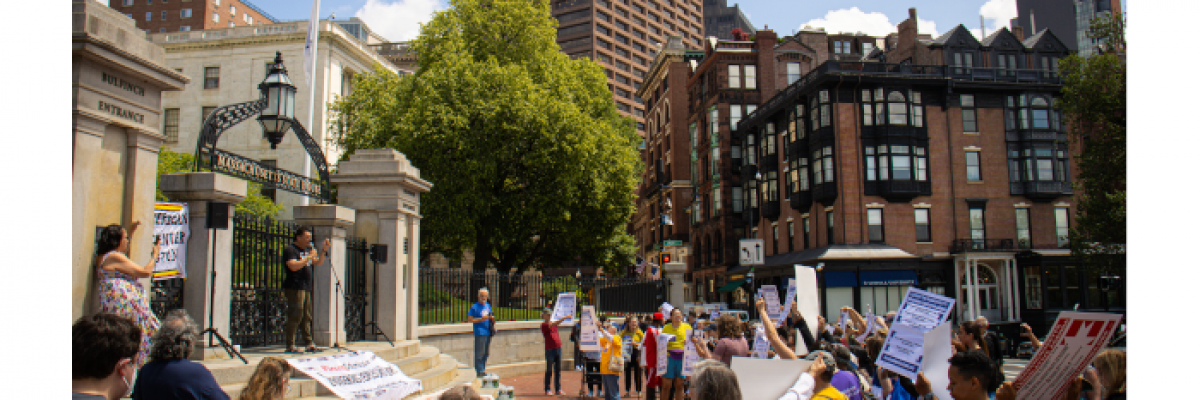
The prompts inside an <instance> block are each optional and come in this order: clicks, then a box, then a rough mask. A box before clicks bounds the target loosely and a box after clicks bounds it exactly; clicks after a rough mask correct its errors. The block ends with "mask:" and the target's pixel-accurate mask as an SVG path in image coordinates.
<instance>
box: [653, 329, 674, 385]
mask: <svg viewBox="0 0 1200 400" xmlns="http://www.w3.org/2000/svg"><path fill="white" fill-rule="evenodd" d="M674 338H675V335H672V334H670V333H660V334H658V337H657V338H655V343H657V344H658V350H657V352H658V360H657V363H658V367H657V368H655V369H656V370H657V371H658V376H663V374H666V373H667V344H668V343H670V342H671V339H674Z"/></svg>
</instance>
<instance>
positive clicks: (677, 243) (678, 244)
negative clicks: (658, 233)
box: [663, 240, 683, 247]
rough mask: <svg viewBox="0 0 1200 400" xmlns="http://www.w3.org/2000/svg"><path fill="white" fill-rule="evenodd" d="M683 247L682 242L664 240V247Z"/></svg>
mask: <svg viewBox="0 0 1200 400" xmlns="http://www.w3.org/2000/svg"><path fill="white" fill-rule="evenodd" d="M671 246H683V241H682V240H664V241H663V247H671Z"/></svg>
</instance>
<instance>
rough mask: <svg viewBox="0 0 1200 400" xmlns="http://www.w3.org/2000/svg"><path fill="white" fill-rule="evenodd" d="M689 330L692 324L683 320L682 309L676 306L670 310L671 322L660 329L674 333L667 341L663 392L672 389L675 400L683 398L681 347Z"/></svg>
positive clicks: (669, 333) (663, 331) (667, 332)
mask: <svg viewBox="0 0 1200 400" xmlns="http://www.w3.org/2000/svg"><path fill="white" fill-rule="evenodd" d="M691 331H692V326H691V325H689V324H688V323H687V322H683V311H679V309H678V308H676V309H673V310H671V323H669V324H667V325H666V326H664V327H663V329H662V333H665V334H668V335H675V337H674V338H673V339H671V341H670V342H669V343H667V357H668V360H667V371H666V373H664V374H663V379H666V381H665V383H666V386H663V392H664V393H666V392H669V391H671V390H674V391H675V396H674V398H675V400H683V349H684V345H685V344H686V343H687V337H688V333H690V332H691ZM664 399H665V398H664Z"/></svg>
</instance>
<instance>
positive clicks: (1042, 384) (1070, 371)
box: [1013, 311, 1121, 400]
mask: <svg viewBox="0 0 1200 400" xmlns="http://www.w3.org/2000/svg"><path fill="white" fill-rule="evenodd" d="M1120 323H1121V315H1118V314H1102V313H1082V312H1070V311H1067V312H1062V313H1059V314H1058V319H1057V320H1055V321H1054V326H1053V327H1052V328H1050V335H1049V336H1047V337H1046V341H1044V342H1042V347H1041V348H1040V349H1038V351H1037V354H1035V355H1034V356H1033V360H1031V361H1029V365H1028V366H1027V367H1025V370H1023V371H1021V374H1020V375H1018V376H1017V379H1016V380H1015V381H1013V386H1014V387H1015V388H1016V389H1017V399H1018V400H1021V399H1050V398H1055V399H1056V398H1060V397H1063V395H1064V394H1065V392H1066V390H1067V384H1068V383H1070V379H1072V377H1076V376H1079V374H1081V373H1083V368H1084V367H1086V366H1087V365H1088V364H1090V363H1091V362H1092V359H1093V358H1095V357H1096V353H1099V352H1100V350H1101V349H1103V348H1104V346H1105V345H1107V344H1108V341H1109V339H1111V338H1112V335H1113V332H1115V331H1116V328H1117V325H1118V324H1120Z"/></svg>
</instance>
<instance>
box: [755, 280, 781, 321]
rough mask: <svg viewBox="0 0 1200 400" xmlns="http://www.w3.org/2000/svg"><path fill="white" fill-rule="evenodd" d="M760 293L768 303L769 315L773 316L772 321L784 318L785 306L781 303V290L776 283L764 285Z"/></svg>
mask: <svg viewBox="0 0 1200 400" xmlns="http://www.w3.org/2000/svg"><path fill="white" fill-rule="evenodd" d="M759 293H761V295H762V298H763V301H764V302H766V303H767V316H769V317H771V321H780V320H783V307H782V306H781V305H780V304H779V290H778V289H776V288H775V285H763V286H762V288H760V289H759Z"/></svg>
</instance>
